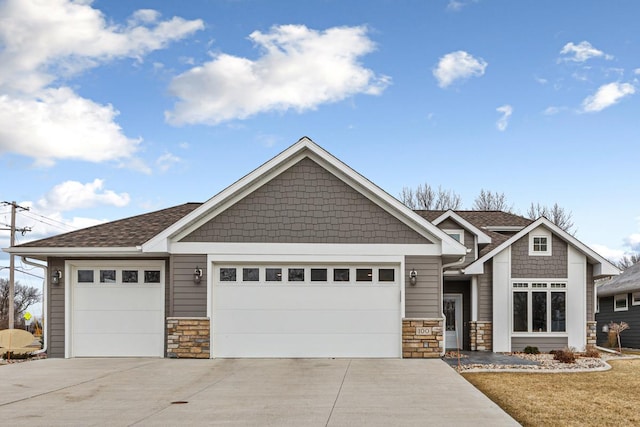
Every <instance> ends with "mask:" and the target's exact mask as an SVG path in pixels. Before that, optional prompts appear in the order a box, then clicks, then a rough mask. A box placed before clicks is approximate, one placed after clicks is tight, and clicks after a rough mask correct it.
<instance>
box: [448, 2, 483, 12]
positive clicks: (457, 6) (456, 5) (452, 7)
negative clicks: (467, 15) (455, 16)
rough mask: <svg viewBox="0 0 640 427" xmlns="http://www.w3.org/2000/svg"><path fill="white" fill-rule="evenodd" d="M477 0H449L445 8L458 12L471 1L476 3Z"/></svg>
mask: <svg viewBox="0 0 640 427" xmlns="http://www.w3.org/2000/svg"><path fill="white" fill-rule="evenodd" d="M477 2H478V0H466V1H465V0H449V3H447V10H451V11H453V12H459V11H461V10H462V8H464V7H465V6H468V5H469V4H471V3H477Z"/></svg>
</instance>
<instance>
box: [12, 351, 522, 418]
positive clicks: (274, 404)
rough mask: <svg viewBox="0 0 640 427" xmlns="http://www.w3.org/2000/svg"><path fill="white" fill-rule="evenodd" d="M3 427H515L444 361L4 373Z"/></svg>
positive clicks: (42, 365) (77, 365) (260, 362)
mask: <svg viewBox="0 0 640 427" xmlns="http://www.w3.org/2000/svg"><path fill="white" fill-rule="evenodd" d="M0 420H2V423H3V424H5V425H29V426H38V425H48V426H52V425H66V426H69V425H82V426H90V425H116V426H127V425H139V426H153V425H189V424H192V425H195V424H199V425H261V426H263V425H274V426H280V425H291V426H293V425H295V426H347V425H349V426H359V425H367V426H372V425H373V426H375V425H379V426H383V425H384V426H395V425H401V426H413V425H415V426H418V425H419V426H424V425H456V426H464V425H468V426H472V425H473V426H478V425H491V426H512V425H518V424H517V423H516V422H515V421H514V420H513V419H512V418H511V417H510V416H508V415H507V414H506V413H505V412H504V411H502V409H500V408H499V407H498V406H497V405H495V404H494V403H493V402H491V401H490V400H489V399H488V398H487V397H485V396H484V395H483V394H482V393H480V392H479V391H478V390H477V389H475V388H474V387H473V386H471V385H470V384H469V383H468V382H467V381H466V380H465V379H464V378H462V377H461V376H460V375H458V374H457V373H456V372H455V371H454V370H453V369H451V368H449V367H448V366H447V365H446V364H445V363H444V362H443V361H442V360H440V359H436V360H401V359H382V360H376V359H242V360H240V359H218V360H170V359H70V360H64V359H48V360H39V361H33V362H25V363H17V364H12V365H6V366H2V367H0Z"/></svg>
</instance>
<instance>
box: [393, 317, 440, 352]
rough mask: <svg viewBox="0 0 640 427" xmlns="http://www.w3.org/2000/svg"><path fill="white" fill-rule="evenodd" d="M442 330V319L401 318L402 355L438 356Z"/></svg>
mask: <svg viewBox="0 0 640 427" xmlns="http://www.w3.org/2000/svg"><path fill="white" fill-rule="evenodd" d="M418 329H421V331H418ZM443 330H444V328H443V319H402V357H403V358H404V359H415V358H429V357H440V356H441V354H442V348H443V345H444V342H443V341H444V335H443Z"/></svg>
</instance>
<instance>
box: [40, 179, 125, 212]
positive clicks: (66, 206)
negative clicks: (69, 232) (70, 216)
mask: <svg viewBox="0 0 640 427" xmlns="http://www.w3.org/2000/svg"><path fill="white" fill-rule="evenodd" d="M103 187H104V180H102V179H98V178H96V179H94V180H93V182H88V183H86V184H83V183H81V182H78V181H65V182H63V183H61V184H58V185H56V186H55V187H53V188H52V189H51V190H50V191H49V192H48V193H47V194H45V195H44V197H42V198H41V199H40V200H38V202H37V203H36V206H37V207H38V208H39V209H41V210H43V211H47V212H65V211H72V210H74V209H81V208H91V207H94V206H98V205H106V206H116V207H123V206H126V205H128V204H129V201H130V197H129V194H127V193H119V194H118V193H116V192H114V191H112V190H105V189H104V188H103Z"/></svg>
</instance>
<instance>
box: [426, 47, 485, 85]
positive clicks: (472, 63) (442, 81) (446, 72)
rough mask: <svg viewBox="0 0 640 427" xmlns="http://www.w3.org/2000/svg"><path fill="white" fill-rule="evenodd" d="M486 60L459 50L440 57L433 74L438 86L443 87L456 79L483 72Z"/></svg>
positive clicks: (479, 74) (477, 75)
mask: <svg viewBox="0 0 640 427" xmlns="http://www.w3.org/2000/svg"><path fill="white" fill-rule="evenodd" d="M487 65H488V64H487V62H486V61H485V60H484V59H482V58H477V59H476V58H474V57H473V56H472V55H470V54H469V53H467V52H465V51H462V50H459V51H456V52H451V53H448V54H446V55H444V56H443V57H442V58H440V61H439V62H438V66H437V67H436V68H435V69H434V70H433V75H434V76H435V78H436V79H437V80H438V86H440V87H441V88H445V87H447V86H449V85H450V84H452V83H453V82H454V81H456V80H462V79H468V78H469V77H474V76H476V77H479V76H482V75H483V74H484V70H485V68H487Z"/></svg>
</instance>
